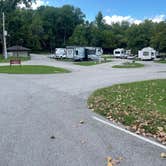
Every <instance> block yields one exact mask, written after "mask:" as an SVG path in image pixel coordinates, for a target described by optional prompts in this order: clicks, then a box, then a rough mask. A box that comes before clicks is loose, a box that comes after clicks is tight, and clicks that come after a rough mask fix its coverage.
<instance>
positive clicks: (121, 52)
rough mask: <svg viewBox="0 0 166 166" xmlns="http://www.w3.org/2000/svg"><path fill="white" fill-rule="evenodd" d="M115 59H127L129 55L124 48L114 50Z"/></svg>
mask: <svg viewBox="0 0 166 166" xmlns="http://www.w3.org/2000/svg"><path fill="white" fill-rule="evenodd" d="M114 57H115V58H127V54H126V51H125V49H123V48H117V49H115V50H114Z"/></svg>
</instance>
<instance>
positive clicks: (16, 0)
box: [0, 0, 36, 13]
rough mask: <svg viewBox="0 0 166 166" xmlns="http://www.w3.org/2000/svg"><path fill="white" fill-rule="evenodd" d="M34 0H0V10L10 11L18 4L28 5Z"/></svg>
mask: <svg viewBox="0 0 166 166" xmlns="http://www.w3.org/2000/svg"><path fill="white" fill-rule="evenodd" d="M35 1H36V0H1V1H0V12H1V13H2V12H5V13H8V12H11V11H13V10H14V9H16V8H17V6H18V4H21V3H23V4H25V5H26V6H27V7H30V6H31V4H32V2H35Z"/></svg>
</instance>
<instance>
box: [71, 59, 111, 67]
mask: <svg viewBox="0 0 166 166" xmlns="http://www.w3.org/2000/svg"><path fill="white" fill-rule="evenodd" d="M107 62H112V60H111V59H106V61H105V62H104V61H102V62H96V61H81V62H74V64H75V65H80V66H93V65H98V64H102V63H107Z"/></svg>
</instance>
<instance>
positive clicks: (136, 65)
mask: <svg viewBox="0 0 166 166" xmlns="http://www.w3.org/2000/svg"><path fill="white" fill-rule="evenodd" d="M112 67H113V68H139V67H144V64H141V63H136V62H134V63H133V62H125V63H123V64H122V65H115V66H112Z"/></svg>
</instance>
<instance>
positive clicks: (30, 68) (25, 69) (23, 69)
mask: <svg viewBox="0 0 166 166" xmlns="http://www.w3.org/2000/svg"><path fill="white" fill-rule="evenodd" d="M68 72H70V71H69V70H67V69H63V68H59V67H52V66H42V65H37V66H36V65H17V66H11V67H10V66H0V73H8V74H56V73H68Z"/></svg>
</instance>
